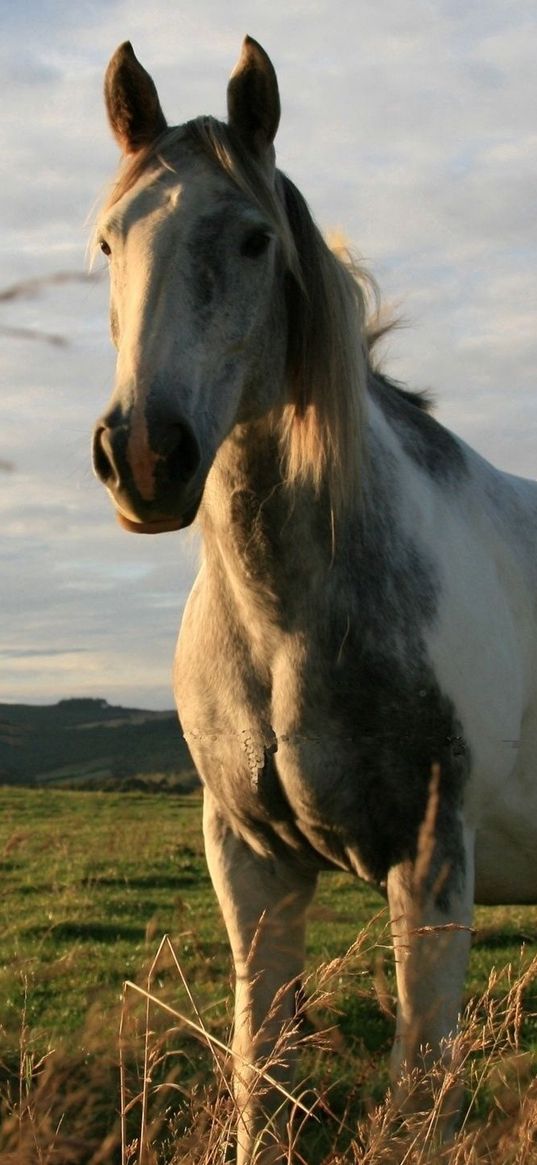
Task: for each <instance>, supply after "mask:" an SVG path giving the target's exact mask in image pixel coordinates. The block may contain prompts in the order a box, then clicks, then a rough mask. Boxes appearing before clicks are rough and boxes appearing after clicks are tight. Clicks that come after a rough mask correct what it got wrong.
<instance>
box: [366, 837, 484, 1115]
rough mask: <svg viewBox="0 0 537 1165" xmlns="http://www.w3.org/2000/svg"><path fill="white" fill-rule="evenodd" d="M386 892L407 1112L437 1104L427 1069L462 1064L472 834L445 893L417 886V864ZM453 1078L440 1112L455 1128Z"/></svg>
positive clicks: (398, 869) (392, 877) (399, 1073)
mask: <svg viewBox="0 0 537 1165" xmlns="http://www.w3.org/2000/svg"><path fill="white" fill-rule="evenodd" d="M387 889H388V901H389V906H390V917H391V926H392V936H393V944H394V952H395V964H396V978H397V993H398V1004H397V1024H396V1035H395V1043H394V1048H393V1052H392V1079H393V1081H394V1084H395V1086H396V1090H397V1099H398V1101H399V1103H400V1106H401V1108H402V1109H403V1110H406V1111H408V1110H409V1109H417V1108H422V1107H424V1106H428V1105H434V1103H435V1097H434V1095H433V1093H434V1092H435V1087H438V1081H437V1083H436V1086H435V1085H434V1083H433V1078H432V1077H429V1079H428V1080H427V1077H426V1076H425V1077H423V1073H424V1072H425V1073H427V1071H428V1070H429V1069H431V1068H432V1067H433V1066H434V1065H435V1064H436V1065H439V1066H442V1067H443V1068H445V1069H446V1070H449V1069H450V1068H453V1067H455V1065H454V1064H453V1047H452V1043H451V1042H450V1037H453V1036H455V1034H456V1032H457V1025H458V1019H459V1013H460V1008H461V1000H462V994H463V988H464V978H465V974H466V970H467V965H468V955H469V950H470V941H471V926H472V915H473V891H474V857H473V837H472V836H471V835H468V836H467V838H466V839H465V863H464V869H460V870H458V871H457V873H456V875H453V876H449V878H448V879H447V883H446V885H445V886H444V890H443V892H441V893H439V892H438V887H433V888H432V889H431V888H424V886H423V885H418V884H417V881H416V866H415V864H414V863H412V862H402V863H401V864H400V865H397V866H394V867H393V868H392V869H391V870H390V872H389V875H388V886H387ZM415 1070H417V1076H418V1077H420V1076H421V1078H422V1083H421V1085H420V1084H419V1082H418V1081H417V1079H416V1071H415ZM411 1074H412V1080H411V1079H410V1077H411ZM450 1078H451V1079H452V1080H453V1087H452V1089H451V1090H449V1089H445V1088H444V1090H443V1099H442V1103H441V1105H440V1110H441V1111H439V1113H438V1115H439V1116H440V1117H441V1121H442V1123H443V1126H444V1130H446V1129H448V1128H449V1127H452V1126H453V1124H454V1121H455V1118H456V1115H457V1112H458V1108H459V1103H460V1088H459V1087H458V1086H457V1085H456V1083H455V1078H454V1077H450ZM444 1083H445V1080H444Z"/></svg>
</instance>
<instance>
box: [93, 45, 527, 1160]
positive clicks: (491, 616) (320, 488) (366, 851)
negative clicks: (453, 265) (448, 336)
mask: <svg viewBox="0 0 537 1165" xmlns="http://www.w3.org/2000/svg"><path fill="white" fill-rule="evenodd" d="M107 94H108V109H109V114H110V118H111V122H112V126H113V128H114V131H115V132H116V135H117V137H118V138H119V140H120V141H121V142H122V145H123V148H124V149H126V148H127V147H128V148H129V149H130V150H134V154H135V157H134V163H132V162H131V167H130V170H129V171H128V173H127V178H126V180H125V181H124V182H123V185H121V183H120V187H119V190H118V191H117V192H116V196H115V198H114V199H113V200H112V202H111V205H110V206H109V207H108V208H107V211H106V214H105V216H104V217H103V220H102V223H101V225H100V228H99V233H100V237H101V245H102V246H103V249H105V250H106V253H108V254H110V252H111V262H112V324H113V333H114V335H115V340H116V343H117V345H118V353H119V355H118V376H117V382H116V389H115V392H114V396H113V398H112V403H111V406H110V409H109V411H108V413H107V415H106V416H105V417H104V418H103V420H102V421H101V422H100V423H99V424H98V426H97V429H96V436H95V465H96V469H97V472H98V473H99V475H100V476H101V478H102V479H103V481H104V482H105V484H106V485H107V488H108V490H109V492H110V494H111V495H112V498H113V500H114V504H115V505H116V508H117V510H118V513H119V515H120V519H121V521H122V523H123V525H126V526H127V528H129V529H134V530H138V531H142V532H160V531H161V530H164V529H170V528H178V527H180V526H183V525H187V524H189V522H190V521H191V520H192V519H193V517H194V515H195V513H196V512H197V511H198V509H199V517H200V522H201V527H202V532H203V544H204V551H203V564H202V567H201V570H200V574H199V576H198V579H197V581H196V583H195V585H194V588H193V590H192V593H191V596H190V598H189V601H188V604H187V608H186V610H185V613H184V617H183V622H182V629H181V634H180V639H179V645H178V652H177V659H176V672H175V691H176V697H177V703H178V708H179V712H180V717H181V722H182V725H183V729H184V732H185V736H186V738H187V740H188V743H189V746H190V749H191V752H192V755H193V758H194V761H195V763H196V766H197V769H198V772H199V773H200V776H201V778H202V780H203V783H204V834H205V842H206V851H207V859H208V864H209V868H210V871H211V876H212V879H213V883H214V886H215V890H216V892H217V895H218V898H219V901H220V904H221V907H222V910H223V914H224V918H225V921H226V925H227V929H228V933H229V937H230V942H231V947H232V951H233V957H234V962H235V969H236V1023H235V1036H234V1053H235V1076H236V1079H235V1091H236V1096H237V1101H238V1106H239V1111H240V1121H239V1135H238V1142H239V1161H241V1162H244V1163H246V1162H250V1161H252V1160H253V1159H254V1158H255V1160H260V1161H261V1159H262V1160H263V1162H269V1161H272V1160H279V1159H280V1155H281V1153H282V1152H283V1150H282V1148H281V1139H280V1134H281V1127H282V1122H283V1123H284V1115H282V1112H281V1098H280V1095H279V1093H278V1089H277V1087H273V1088H272V1089H270V1090H269V1091H268V1092H266V1093H265V1095H264V1096H263V1099H262V1101H260V1100H259V1097H258V1096H257V1099H256V1088H255V1084H256V1081H257V1075H258V1066H259V1065H260V1064H262V1063H263V1059H264V1057H266V1056H269V1057H270V1055H271V1054H272V1051H273V1048H274V1044H275V1041H276V1040H277V1036H278V1032H279V1030H280V1028H281V1026H282V1024H283V1023H285V1021H286V1020H287V1019H289V1018H290V1016H291V1015H292V1012H293V1006H294V984H295V983H296V980H297V979H298V977H299V976H300V973H301V970H302V965H303V951H304V933H305V916H306V911H307V907H308V904H309V902H310V900H311V897H312V895H313V892H314V889H315V882H316V877H317V873H318V871H319V869H321V868H326V867H332V868H338V869H344V870H349V871H350V872H353V873H355V874H358V875H359V876H360V877H362V878H365V879H367V880H368V881H370V882H372V883H374V884H375V885H377V886H378V887H379V888H380V889H381V890H382V891H383V892H384V893H385V894H386V895H387V898H388V902H389V907H390V915H391V919H392V929H393V937H394V946H395V950H396V965H397V980H398V1017H397V1033H396V1042H395V1048H394V1057H393V1070H394V1074H395V1076H398V1075H399V1074H400V1072H401V1068H402V1067H403V1066H406V1067H407V1068H408V1067H412V1066H414V1065H416V1064H418V1063H422V1062H423V1058H424V1055H426V1054H427V1053H426V1051H425V1050H426V1049H428V1054H429V1056H432V1057H433V1058H434V1057H436V1056H438V1055H439V1054H441V1051H442V1041H443V1039H444V1038H445V1037H446V1036H447V1035H448V1034H449V1033H450V1032H453V1031H454V1030H455V1027H456V1023H457V1014H458V1010H459V1008H460V1001H461V995H462V989H463V979H464V974H465V969H466V962H467V955H468V948H469V941H470V928H471V921H472V907H473V902H474V900H477V901H481V902H496V901H502V902H512V901H535V900H537V862H536V861H535V852H536V850H535V844H536V841H537V813H536V812H535V809H536V808H537V806H536V799H537V782H536V780H535V777H536V766H535V759H534V758H535V756H536V755H537V753H536V748H537V660H536V650H537V635H536V621H537V604H536V595H537V552H536V545H535V533H534V532H535V525H536V520H537V485H536V484H535V483H532V482H524V481H522V480H520V479H517V478H514V477H510V476H509V475H506V474H502V473H499V472H498V471H496V470H494V469H493V468H492V467H491V466H489V465H488V464H487V463H486V462H484V461H483V460H482V459H481V458H479V457H478V456H477V455H476V454H475V453H473V452H472V451H471V450H470V449H468V448H467V447H466V446H465V445H464V444H463V443H462V442H460V441H459V440H458V439H457V438H455V437H454V436H452V434H450V433H449V432H447V431H446V430H445V429H444V428H442V426H440V425H439V424H438V423H437V422H436V421H435V420H434V419H433V418H432V417H431V416H430V415H429V413H428V411H427V410H426V409H425V407H424V406H423V402H422V401H420V400H419V399H418V398H416V397H412V396H411V394H408V393H405V392H403V391H401V390H400V389H398V388H397V387H396V386H394V385H393V384H390V382H389V381H387V380H386V379H385V378H384V377H382V376H381V375H379V374H378V373H376V372H375V371H374V369H373V368H372V366H371V363H370V361H369V359H368V357H367V354H366V353H365V351H364V349H363V328H362V323H361V320H360V298H359V296H358V298H357V293H356V285H355V284H354V282H353V281H352V279H351V276H349V275H348V273H346V272H345V273H343V272H342V269H341V265H340V264H339V263H338V261H337V260H336V259H335V258H334V257H333V256H330V254H329V252H328V250H327V248H326V247H325V245H324V243H322V242H321V241H320V236H318V234H317V233H316V228H314V226H313V224H312V221H311V218H310V216H309V213H308V212H307V209H305V208H304V206H303V204H302V203H301V201H300V196H299V195H298V193H297V192H296V191H294V188H293V187H292V185H291V184H290V183H289V182H288V180H286V179H284V178H283V176H281V175H279V174H278V172H277V171H275V170H274V159H273V150H272V139H273V137H274V134H275V132H276V128H277V123H278V116H279V103H278V97H277V87H276V80H275V76H274V73H273V70H272V66H271V65H270V62H269V61H268V58H266V56H265V54H264V53H263V52H262V50H261V49H260V48H259V46H256V45H255V42H252V41H247V42H246V44H245V48H244V51H243V57H242V58H241V63H240V65H239V67H238V69H237V71H236V73H235V74H234V75H233V77H232V81H231V82H230V90H229V96H228V101H229V111H230V136H229V138H228V137H226V135H225V134H224V132H223V130H222V127H220V129H215V128H214V125H213V127H212V128H211V127H210V126H209V128H208V126H207V123H206V121H205V120H203V121H202V122H198V123H195V124H194V125H190V126H187V127H182V128H180V129H179V130H177V131H168V132H167V131H166V128H165V122H164V120H163V115H162V113H161V111H160V106H159V104H158V98H157V97H156V91H155V90H154V86H153V83H152V82H151V80H150V78H148V76H147V74H145V72H144V70H142V69H141V66H140V65H139V64H138V62H136V58H134V55H133V54H132V50H131V49H130V47H129V46H123V48H122V49H121V50H119V53H118V54H116V57H115V58H114V59H113V62H112V63H111V66H110V70H109V74H108V79H107ZM116 97H117V98H118V99H117V100H116ZM129 108H130V113H129V116H128V117H127V116H126V114H125V110H126V109H127V110H128V109H129ZM118 110H119V112H118ZM133 127H134V128H133ZM155 140H156V141H157V145H158V149H156V148H155V146H154V143H155ZM140 142H141V143H142V144H141V145H140ZM226 150H228V151H231V158H232V161H231V163H230V161H229V156H230V155H229V153H228V155H227V158H226ZM137 154H138V155H140V156H139V157H138V158H137ZM161 155H162V157H163V158H164V161H162V158H161ZM351 284H352V287H351ZM323 296H324V298H323ZM316 304H317V307H319V306H320V307H322V309H323V310H322V311H321V310H318V311H317V315H315V310H314V309H315V305H316ZM332 317H333V318H332ZM336 318H337V322H336ZM342 318H344V319H345V320H346V326H345V327H343V324H342V323H341V320H342ZM351 319H352V323H350V322H349V321H351ZM338 329H339V330H338ZM351 331H352V337H351V338H352V342H353V345H354V347H352V346H351V345H350V342H349V333H350V332H351ZM321 341H322V342H321ZM328 349H329V350H330V352H331V366H332V379H331V382H330V383H327V381H326V375H325V376H324V377H322V376H321V373H320V372H319V370H318V366H320V368H321V371H322V369H323V367H324V369H325V371H326V368H327V356H326V351H327V350H328ZM353 353H354V354H353ZM312 354H314V355H315V356H316V360H315V361H313V360H312ZM308 361H309V363H308ZM323 361H324V365H323ZM297 368H298V369H299V371H300V372H301V379H300V376H299V377H298V381H297V375H298V374H297ZM316 377H317V379H318V381H319V383H318V384H317V386H316V384H315V381H316ZM295 382H296V383H295ZM321 382H322V383H321ZM293 384H294V387H293ZM297 384H298V388H297ZM316 392H317V397H316V396H315V393H316ZM308 394H309V395H308ZM338 409H339V412H338ZM345 410H346V411H345ZM312 417H313V420H312ZM308 425H309V428H308ZM315 425H317V428H315ZM345 443H347V447H348V448H347V453H345ZM340 449H343V452H341V454H340ZM358 465H360V466H361V468H360V472H359V481H357V473H356V466H358ZM424 824H425V826H426V828H425V830H424ZM424 846H426V850H427V852H426V853H425V854H424ZM290 1072H291V1065H290V1064H289V1062H288V1059H286V1058H285V1057H283V1059H280V1061H279V1062H278V1063H276V1064H275V1065H274V1066H273V1067H271V1073H272V1077H273V1078H274V1077H276V1078H278V1079H279V1080H280V1082H281V1083H282V1084H286V1082H287V1081H288V1080H289V1078H290Z"/></svg>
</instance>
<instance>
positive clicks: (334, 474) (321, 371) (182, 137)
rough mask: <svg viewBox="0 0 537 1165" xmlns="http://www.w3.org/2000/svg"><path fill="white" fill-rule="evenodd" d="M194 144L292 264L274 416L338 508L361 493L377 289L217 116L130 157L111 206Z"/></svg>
mask: <svg viewBox="0 0 537 1165" xmlns="http://www.w3.org/2000/svg"><path fill="white" fill-rule="evenodd" d="M181 141H183V142H186V141H188V143H189V145H190V146H192V145H194V146H195V147H196V146H197V147H198V148H200V149H202V150H203V152H204V153H205V154H206V155H207V156H208V157H209V158H211V160H212V161H214V162H216V163H217V165H218V166H219V167H220V168H221V169H222V170H223V171H224V172H225V173H226V174H227V175H228V176H229V177H230V178H231V180H232V181H233V182H234V183H235V185H236V186H238V187H239V189H241V190H242V191H243V192H244V193H245V194H246V195H247V196H248V198H249V199H250V200H251V201H252V202H253V203H254V204H255V205H257V206H258V207H259V208H260V209H261V210H262V211H263V213H264V215H266V216H267V220H268V221H269V222H270V223H271V225H272V226H273V227H274V229H275V231H276V233H277V235H278V237H279V239H280V242H281V245H282V251H283V258H284V263H285V266H286V298H287V311H288V337H289V339H288V352H287V373H288V384H289V390H290V398H289V401H288V403H287V404H286V405H285V406H284V408H283V412H282V410H281V409H280V410H278V414H277V415H275V417H274V426H275V429H276V431H277V433H278V436H279V440H280V447H281V451H282V468H283V472H284V474H285V477H286V481H287V482H288V483H289V484H290V485H295V484H301V483H303V484H310V485H311V486H312V487H313V489H314V490H315V491H316V492H318V491H319V489H320V487H321V485H322V484H323V483H326V485H327V487H328V491H329V497H330V503H331V506H332V509H333V512H334V514H335V515H337V514H341V513H342V512H343V511H344V510H345V509H347V507H348V506H349V504H350V505H351V506H352V504H353V502H355V501H356V500H357V498H358V497H359V493H360V480H361V466H362V448H363V435H364V421H365V417H364V410H365V390H366V385H367V379H368V373H369V368H370V365H369V352H370V349H371V347H372V345H373V344H374V343H375V341H376V340H377V339H378V338H379V336H381V335H383V334H384V332H385V331H387V330H388V327H389V326H390V325H382V324H379V318H380V317H379V307H378V294H377V290H376V286H375V284H374V282H373V280H372V279H371V277H370V276H369V275H368V274H367V273H366V272H365V270H364V269H363V268H362V267H361V266H360V265H359V264H357V263H356V262H355V261H353V260H352V258H351V257H350V255H349V253H348V251H347V249H346V248H344V247H342V245H341V241H340V240H337V242H336V245H335V246H333V247H330V246H329V245H328V244H327V243H326V242H325V240H324V238H323V236H322V234H321V232H320V231H319V229H318V227H317V226H316V224H315V222H314V220H313V218H312V216H311V213H310V211H309V209H308V206H307V204H306V201H305V199H304V198H303V197H302V195H301V194H300V192H299V191H298V190H297V188H296V187H295V186H294V185H293V183H292V182H291V181H290V179H289V178H287V177H286V176H285V175H284V174H283V173H282V172H281V171H277V172H276V183H275V185H274V186H273V185H272V184H271V182H270V181H269V180H268V176H267V173H266V171H265V170H264V168H263V167H262V166H261V165H258V164H257V163H256V161H255V159H254V158H253V157H252V156H251V154H249V153H248V152H247V151H246V149H245V148H244V146H243V145H242V143H241V141H240V139H238V138H237V136H236V135H235V134H233V132H232V131H231V130H230V129H229V128H228V126H226V125H224V124H223V123H222V122H219V121H217V120H216V119H214V118H211V117H199V118H196V119H195V120H194V121H190V122H187V123H186V125H183V126H180V127H177V128H174V129H168V130H166V131H165V132H164V133H163V134H162V135H161V136H160V137H159V138H158V139H157V140H156V141H155V142H154V143H153V144H152V145H151V146H150V147H149V148H147V149H144V150H141V151H140V152H138V153H137V154H136V155H135V156H134V157H133V158H128V159H127V160H126V162H125V164H124V166H123V167H122V169H121V171H120V174H119V177H118V180H117V182H116V184H115V186H114V187H113V189H112V191H111V194H110V197H109V199H108V201H107V204H106V207H105V210H106V209H110V208H111V207H112V206H113V205H115V203H117V202H118V201H119V199H120V198H122V197H123V195H124V194H126V193H127V192H128V191H129V190H130V189H131V188H132V187H133V186H134V184H135V183H136V182H137V181H138V180H139V179H140V178H141V177H142V175H143V174H144V173H147V171H148V170H151V169H155V170H156V171H162V169H163V168H165V169H170V168H173V156H174V147H176V146H177V145H178V144H179V143H180V142H181Z"/></svg>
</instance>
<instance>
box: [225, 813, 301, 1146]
mask: <svg viewBox="0 0 537 1165" xmlns="http://www.w3.org/2000/svg"><path fill="white" fill-rule="evenodd" d="M203 827H204V837H205V849H206V855H207V864H208V866H209V871H210V874H211V878H212V881H213V885H214V888H215V891H216V894H217V897H218V901H219V903H220V907H221V910H222V914H223V916H224V921H225V924H226V927H227V932H228V935H229V941H230V944H231V949H232V953H233V960H234V964H235V977H236V986H235V1030H234V1039H233V1057H234V1095H235V1100H236V1104H237V1111H238V1131H237V1141H238V1154H237V1161H238V1165H251V1163H253V1162H255V1163H256V1165H261V1163H262V1165H269V1163H270V1165H272V1162H276V1161H280V1160H282V1159H284V1158H285V1159H286V1150H285V1144H284V1141H285V1130H286V1124H287V1113H288V1104H287V1102H286V1098H285V1093H286V1091H287V1090H288V1088H289V1086H290V1084H291V1083H292V1077H293V1058H294V1057H293V1049H292V1046H291V1045H292V1042H293V1041H292V1039H291V1040H288V1041H287V1044H286V1042H285V1040H283V1041H280V1042H279V1037H280V1034H281V1032H282V1028H283V1027H284V1026H285V1025H286V1024H289V1023H290V1022H291V1021H292V1019H293V1016H294V1012H295V991H296V986H297V983H298V980H299V977H300V975H301V973H302V969H303V962H304V937H305V914H306V909H307V906H308V904H309V902H310V900H311V897H312V895H313V892H314V889H315V883H316V876H315V874H314V873H305V872H304V871H303V870H299V869H298V867H297V865H296V863H293V862H292V861H291V860H290V861H289V862H287V861H285V860H283V859H281V858H269V857H261V856H260V855H259V854H257V853H255V852H254V851H253V850H252V849H251V848H250V847H249V846H248V845H247V844H246V843H245V842H244V841H242V840H241V839H240V838H238V837H236V836H235V834H233V833H232V831H231V830H230V828H229V826H228V825H227V824H226V823H225V822H224V821H223V819H222V817H221V815H220V813H219V811H218V808H217V806H216V804H215V802H214V800H213V798H212V796H211V795H210V794H209V793H207V792H206V793H205V802H204V825H203ZM269 1078H270V1079H269ZM278 1086H279V1087H278Z"/></svg>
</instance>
